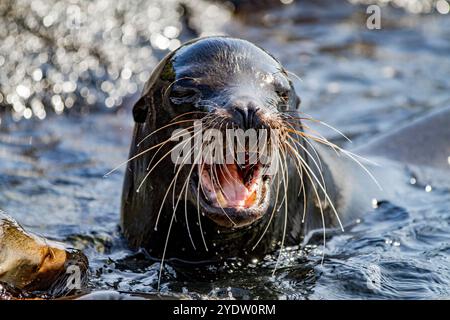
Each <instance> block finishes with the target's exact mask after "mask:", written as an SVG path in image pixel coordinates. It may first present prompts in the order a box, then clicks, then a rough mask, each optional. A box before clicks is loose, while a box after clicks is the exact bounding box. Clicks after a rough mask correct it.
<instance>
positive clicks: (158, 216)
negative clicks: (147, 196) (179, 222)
mask: <svg viewBox="0 0 450 320" xmlns="http://www.w3.org/2000/svg"><path fill="white" fill-rule="evenodd" d="M198 134H200V132H197V133H195V134H194V135H193V136H191V137H190V138H189V139H188V140H187V141H185V143H187V142H190V141H192V140H193V139H194V137H195V136H196V135H198ZM176 147H177V146H175V147H173V148H172V149H171V150H170V151H168V152H167V153H166V154H165V155H164V157H163V158H165V157H166V156H167V155H168V154H169V153H171V152H172V151H173V150H174V149H175V148H176ZM163 158H161V159H160V160H159V161H158V162H160V161H162V159H163ZM156 165H158V163H156V164H155V165H154V166H153V167H152V170H153V169H154V168H155V167H156ZM181 169H182V166H181V165H180V167H179V169H178V172H177V174H176V175H175V177H177V176H178V174H179V172H180V171H181ZM152 170H151V171H152ZM151 171H149V172H148V173H147V174H146V175H145V177H144V180H143V181H142V182H141V184H140V185H139V187H138V190H139V188H140V187H141V186H142V184H143V183H144V181H145V179H146V178H147V177H148V176H149V175H150V173H151ZM175 177H174V178H172V181H171V182H170V184H169V186H168V188H167V191H166V193H165V194H164V198H163V200H162V202H161V205H160V207H159V211H158V215H157V217H156V222H155V227H154V230H155V231H156V230H157V228H158V222H159V218H160V216H161V212H162V209H163V205H164V203H165V202H166V199H167V195H168V194H169V191H170V189H171V188H172V186H173V185H174V181H176V179H175Z"/></svg>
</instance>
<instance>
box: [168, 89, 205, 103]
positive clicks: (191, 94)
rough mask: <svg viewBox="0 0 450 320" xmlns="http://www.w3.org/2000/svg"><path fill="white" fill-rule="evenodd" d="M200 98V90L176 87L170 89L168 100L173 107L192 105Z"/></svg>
mask: <svg viewBox="0 0 450 320" xmlns="http://www.w3.org/2000/svg"><path fill="white" fill-rule="evenodd" d="M199 97H200V90H199V89H197V88H195V87H184V86H176V87H174V88H172V90H171V92H170V95H169V99H170V101H171V102H172V103H173V104H175V105H183V104H192V103H194V102H196V101H197V100H198V99H199Z"/></svg>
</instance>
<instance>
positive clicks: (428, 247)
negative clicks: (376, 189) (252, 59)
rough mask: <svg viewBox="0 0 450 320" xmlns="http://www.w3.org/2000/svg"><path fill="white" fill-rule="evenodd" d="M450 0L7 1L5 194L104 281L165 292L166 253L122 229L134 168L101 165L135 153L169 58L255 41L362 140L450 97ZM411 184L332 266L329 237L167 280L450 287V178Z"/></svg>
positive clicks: (208, 291)
mask: <svg viewBox="0 0 450 320" xmlns="http://www.w3.org/2000/svg"><path fill="white" fill-rule="evenodd" d="M371 4H376V5H378V6H379V7H380V9H381V28H380V29H378V30H371V29H368V28H367V25H366V22H367V19H368V17H369V14H367V13H366V9H367V7H368V6H369V5H371ZM449 12H450V4H449V1H448V0H379V1H370V0H349V1H346V0H340V1H339V0H309V1H308V0H303V1H300V0H298V1H294V0H261V1H258V0H247V1H245V0H242V1H239V0H233V1H207V0H147V1H144V0H117V1H112V0H92V1H89V0H64V1H60V0H1V1H0V208H1V209H3V210H5V211H7V212H8V213H9V214H10V215H12V216H13V217H15V218H16V219H17V220H19V221H20V222H21V223H23V224H24V225H26V226H27V227H28V228H29V229H31V230H33V231H35V232H38V233H41V234H43V235H45V236H46V237H50V238H52V239H56V240H60V241H64V242H66V243H69V244H70V245H72V246H74V247H77V248H80V249H83V250H84V251H85V253H86V254H87V255H88V257H89V259H90V261H91V269H92V270H91V271H92V273H93V274H94V275H95V276H94V277H92V279H91V283H90V285H91V286H92V287H93V288H96V289H97V288H107V289H109V288H114V289H120V290H125V291H139V292H149V291H154V290H155V287H156V279H157V275H158V270H159V265H158V263H155V264H149V263H148V261H145V259H142V256H139V254H137V255H136V254H135V253H132V252H129V251H128V249H127V248H126V245H125V244H124V243H123V242H122V240H121V238H120V236H119V231H118V228H117V224H118V221H119V203H120V194H121V184H122V178H123V171H120V170H119V171H118V172H116V173H115V174H113V175H111V176H110V177H108V178H107V179H105V178H103V175H104V174H105V173H106V172H108V171H109V170H110V169H111V168H113V167H115V166H116V165H117V164H118V163H121V162H122V161H123V160H125V159H126V157H127V154H128V147H129V143H130V139H131V130H132V126H133V121H132V117H131V113H130V111H131V107H132V104H133V102H134V101H135V100H136V99H137V97H138V96H139V93H140V90H141V89H142V88H143V85H144V83H145V82H146V81H147V79H148V77H149V76H150V73H151V72H152V69H153V67H154V66H155V65H156V63H157V62H158V61H159V59H161V58H162V57H163V56H164V55H165V54H166V53H167V52H169V51H170V50H174V49H176V48H177V47H178V46H180V44H181V43H183V42H184V41H187V40H189V39H192V38H195V37H199V36H205V35H218V34H226V35H231V36H235V37H240V38H244V39H247V40H250V41H252V42H254V43H256V44H258V45H260V46H261V47H263V48H265V49H266V50H268V51H270V52H271V53H273V54H274V55H275V56H276V57H277V58H278V59H279V60H280V61H281V62H282V63H283V64H284V66H285V67H286V68H287V69H288V70H289V71H291V72H293V73H295V74H296V75H297V76H298V77H294V78H293V79H292V80H293V81H294V84H295V87H296V90H297V92H298V93H299V95H300V96H301V98H302V106H301V108H302V111H304V112H306V113H308V114H311V115H313V116H314V117H316V118H318V119H320V120H323V121H326V122H328V123H329V124H331V125H333V126H335V127H337V128H338V129H340V130H341V131H343V132H344V133H345V134H346V135H347V136H349V137H351V138H352V139H353V141H354V142H353V145H355V146H357V145H359V144H363V143H366V142H367V141H368V140H370V139H371V138H372V137H375V136H376V135H377V134H379V133H383V132H387V131H389V130H391V129H393V128H396V127H398V126H400V125H402V124H406V123H408V122H409V121H411V120H412V119H414V118H417V117H419V116H422V115H424V114H427V113H429V112H431V111H433V110H436V109H438V108H442V107H445V106H448V105H449V104H450V76H449V75H450V13H449ZM323 134H325V135H326V136H327V137H328V138H329V139H331V140H333V141H334V142H336V143H338V144H340V145H342V146H344V147H347V145H346V144H345V142H344V141H342V140H341V139H340V138H339V137H338V136H336V135H335V134H334V133H333V132H327V131H323ZM412 178H413V177H412ZM411 181H413V180H411ZM407 183H409V180H408V182H407ZM411 187H413V189H412V191H411V192H409V194H408V195H404V197H403V198H402V200H401V201H399V203H398V204H391V205H389V206H387V207H385V208H381V209H380V210H379V211H377V214H378V215H379V216H378V218H373V219H374V220H373V221H370V220H369V221H368V222H366V224H363V225H362V226H361V227H360V231H361V230H362V231H363V232H362V233H358V232H356V233H353V234H352V233H349V234H347V235H346V236H341V237H334V238H333V240H332V241H331V242H330V244H329V245H328V247H327V248H326V249H325V250H326V254H327V258H326V263H325V264H324V266H321V265H320V263H318V261H319V262H320V260H321V256H322V253H321V251H320V250H322V249H321V247H320V246H319V247H314V246H312V247H311V248H310V250H309V251H307V252H305V251H290V253H288V255H290V256H289V257H290V260H289V259H288V260H287V261H286V265H285V266H283V268H284V269H282V271H281V272H280V274H279V275H278V276H277V277H276V278H275V279H274V278H273V277H271V272H272V269H271V267H273V261H272V260H270V259H268V260H267V261H265V262H264V264H263V265H262V266H260V267H261V268H262V269H258V270H257V271H255V269H254V268H249V269H245V270H243V269H244V268H243V267H242V266H239V265H237V264H236V265H230V266H228V267H229V268H228V269H227V270H226V271H224V272H227V273H230V274H231V273H232V272H233V270H236V269H239V271H240V272H239V275H236V276H235V278H233V279H234V280H233V281H232V282H231V283H232V285H230V281H228V280H227V281H222V280H220V279H219V278H217V279H213V281H212V282H211V281H210V280H211V279H208V281H206V282H202V281H195V282H189V281H188V284H186V281H187V280H186V279H189V278H186V277H183V275H180V274H177V273H176V272H175V271H174V270H172V269H170V267H168V268H169V269H167V270H166V272H167V274H166V278H165V280H164V281H163V286H162V288H163V291H166V292H184V293H188V294H192V295H193V296H194V297H195V295H197V294H200V295H206V296H207V297H229V296H230V295H231V296H232V297H236V298H360V297H363V296H365V297H378V298H380V297H391V298H392V297H396V298H400V297H402V298H421V297H428V298H429V297H443V296H447V297H448V295H450V292H449V289H448V288H449V287H450V270H449V265H450V263H449V259H450V258H449V255H448V253H447V252H450V251H449V249H448V248H449V243H450V237H449V236H448V235H450V226H449V223H450V212H449V210H448V208H449V207H450V196H449V192H448V190H446V191H442V190H441V191H440V190H435V189H433V192H425V191H424V190H425V185H424V184H421V182H420V181H415V180H414V183H413V185H412V186H411ZM427 190H430V189H429V188H428V189H427ZM400 205H401V206H402V208H401V209H399V208H398V207H397V206H400ZM375 217H377V216H375ZM377 219H380V221H381V220H382V221H384V222H385V223H383V224H380V223H378V222H379V221H378V220H377ZM372 223H375V225H376V227H374V225H373V224H372ZM372 264H376V265H377V266H379V267H380V268H381V270H382V271H386V274H385V275H384V278H383V281H385V282H386V284H387V286H386V287H384V289H383V290H381V291H379V292H373V291H370V290H369V291H368V289H367V286H366V279H365V278H364V274H365V273H364V272H366V271H365V270H366V269H367V266H368V265H369V266H370V265H372ZM335 269H339V273H338V274H336V272H335ZM230 270H231V271H230ZM221 281H222V282H221Z"/></svg>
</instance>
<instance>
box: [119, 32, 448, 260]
mask: <svg viewBox="0 0 450 320" xmlns="http://www.w3.org/2000/svg"><path fill="white" fill-rule="evenodd" d="M299 104H300V99H299V97H298V96H297V94H296V92H295V89H294V86H293V79H292V74H291V73H289V72H288V71H286V70H285V69H284V68H283V66H282V65H281V64H280V63H279V61H278V60H277V59H275V58H274V57H273V56H272V55H271V54H269V53H267V52H266V51H264V50H263V49H261V48H259V47H257V46H256V45H254V44H252V43H250V42H248V41H245V40H241V39H234V38H229V37H208V38H200V39H196V40H193V41H190V42H188V43H186V44H184V45H182V46H181V47H180V48H179V49H177V50H175V51H173V52H171V53H169V54H168V55H167V56H166V57H165V58H164V59H163V60H162V61H161V62H160V63H159V64H158V66H157V67H156V68H155V70H154V71H153V73H152V75H151V77H150V79H149V80H148V82H147V83H146V86H145V88H144V90H143V93H142V97H141V98H140V99H139V100H138V101H137V103H136V104H135V106H134V108H133V116H134V120H135V122H136V124H135V128H134V133H133V138H132V142H131V148H130V158H129V160H128V161H127V162H126V163H127V169H126V171H125V179H124V185H123V195H122V206H121V228H122V230H123V233H124V235H125V237H126V238H127V239H128V241H129V243H130V245H131V246H132V247H143V248H145V249H147V251H148V252H149V254H150V255H151V256H153V257H155V258H158V259H163V260H164V259H171V260H172V261H173V262H183V263H199V262H205V261H206V262H211V261H217V260H221V259H227V258H236V257H239V258H243V259H252V258H254V257H259V256H262V255H265V254H267V253H270V252H273V251H274V250H276V249H277V248H283V246H287V245H298V244H299V243H301V241H302V240H303V238H304V236H305V235H306V234H307V233H308V232H309V231H311V230H314V229H317V228H322V229H326V228H340V229H341V230H343V229H344V227H345V226H346V225H347V224H351V223H352V222H354V221H355V220H356V219H357V218H360V217H361V215H363V214H364V213H367V212H368V211H369V210H371V209H372V205H373V201H374V200H375V199H379V200H381V199H387V198H389V197H395V194H396V192H397V191H398V186H399V183H398V181H404V179H405V176H404V167H403V165H402V164H401V163H398V162H395V160H396V159H395V158H394V159H393V160H394V161H390V160H386V159H389V157H388V155H386V154H385V153H384V152H378V153H377V152H374V150H372V152H368V151H367V149H364V148H362V149H361V152H362V153H363V154H369V155H370V156H375V157H376V158H380V157H381V158H383V159H384V160H381V162H380V163H381V164H382V166H380V165H379V164H378V165H375V164H373V163H371V162H369V161H367V160H366V159H364V158H362V157H360V156H359V155H357V154H354V153H352V152H349V151H346V150H343V149H341V148H339V147H338V146H336V145H334V144H332V143H331V142H329V141H328V140H326V139H325V138H324V137H322V136H321V135H320V134H319V133H317V132H315V131H314V130H312V129H311V128H310V126H308V123H320V122H319V121H316V120H314V119H311V118H309V117H307V116H305V115H304V114H303V113H302V112H301V110H299ZM199 120H200V124H203V125H205V126H206V127H207V128H214V129H218V130H219V131H224V128H225V127H226V128H229V127H231V128H237V129H242V130H248V129H261V128H262V129H265V130H268V131H269V135H276V136H277V137H278V139H276V143H274V144H273V145H274V146H275V149H276V150H278V151H280V152H279V156H278V158H277V159H276V160H277V162H278V163H279V165H278V166H277V169H276V170H275V173H274V174H271V175H265V174H264V172H265V170H264V168H265V166H264V165H262V164H261V163H259V162H258V163H257V164H256V165H253V166H248V163H247V162H245V163H244V165H242V164H238V163H237V162H236V163H231V164H226V165H222V164H220V165H207V164H205V163H204V162H203V163H202V162H200V163H197V164H195V163H194V164H186V163H185V162H183V161H182V165H175V164H174V163H173V161H172V160H173V159H171V156H170V154H171V152H172V151H173V150H174V148H176V147H174V145H175V146H177V144H176V142H175V141H172V140H177V139H171V135H172V138H174V137H173V133H174V131H176V130H177V129H178V130H179V129H183V128H184V129H185V130H187V131H188V132H191V131H190V130H193V128H195V125H193V123H194V122H195V121H199ZM445 121H446V123H447V124H448V119H447V120H445ZM197 123H198V122H197ZM428 126H429V127H430V124H428ZM448 127H449V126H448V125H447V126H446V128H448ZM411 130H414V129H404V130H403V133H402V132H400V133H398V135H405V134H407V133H408V132H411ZM441 130H442V132H441V133H439V132H437V133H438V134H439V135H443V136H444V137H445V136H446V134H445V132H444V131H445V130H446V132H447V133H448V129H441ZM204 131H206V130H205V129H203V132H204ZM184 132H186V131H184ZM274 132H276V134H275V133H274ZM418 135H420V132H416V137H417V136H418ZM177 138H180V136H178V137H177ZM191 138H192V136H191ZM435 138H436V137H435ZM428 139H429V138H428ZM192 140H193V138H192ZM439 141H440V146H438V147H437V148H438V149H439V148H440V149H443V148H444V146H446V147H448V141H447V142H446V141H445V140H444V139H440V140H439ZM188 142H189V141H188ZM268 144H269V143H268ZM178 146H180V144H178ZM397 150H399V149H397ZM445 150H448V149H445ZM246 151H247V152H249V149H248V147H247V149H246ZM422 151H425V152H426V150H423V149H422ZM280 154H281V156H280ZM378 160H380V159H378ZM402 160H404V159H402ZM439 161H441V160H439ZM388 162H389V165H388V166H383V164H384V163H388ZM249 176H250V177H251V178H250V179H249V178H248V177H249ZM227 177H228V178H229V179H227ZM230 178H231V180H232V181H231V182H230V181H229V180H230Z"/></svg>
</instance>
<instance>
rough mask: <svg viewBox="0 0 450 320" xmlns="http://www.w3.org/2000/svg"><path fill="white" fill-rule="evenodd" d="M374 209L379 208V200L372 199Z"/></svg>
mask: <svg viewBox="0 0 450 320" xmlns="http://www.w3.org/2000/svg"><path fill="white" fill-rule="evenodd" d="M372 208H374V209H376V208H378V200H377V199H375V198H374V199H372Z"/></svg>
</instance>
